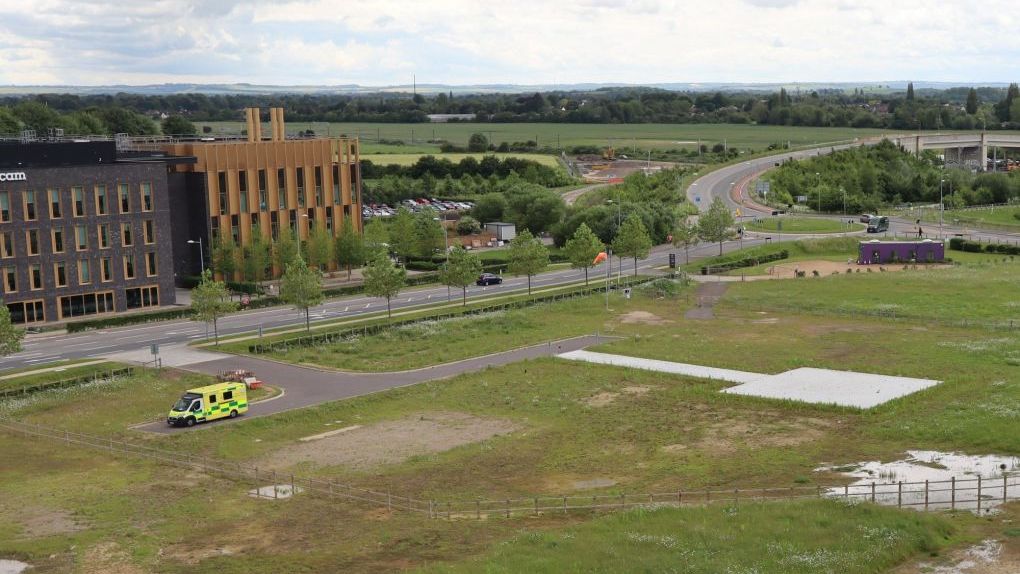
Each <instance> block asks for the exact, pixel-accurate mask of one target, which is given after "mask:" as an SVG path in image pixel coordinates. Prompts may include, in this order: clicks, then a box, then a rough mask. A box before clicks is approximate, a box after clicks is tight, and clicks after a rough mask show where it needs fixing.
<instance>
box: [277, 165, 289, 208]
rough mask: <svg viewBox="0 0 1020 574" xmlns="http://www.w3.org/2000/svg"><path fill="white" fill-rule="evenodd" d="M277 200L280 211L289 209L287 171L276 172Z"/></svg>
mask: <svg viewBox="0 0 1020 574" xmlns="http://www.w3.org/2000/svg"><path fill="white" fill-rule="evenodd" d="M276 198H277V201H276V203H277V205H278V206H279V209H287V170H286V169H284V168H282V167H281V168H279V169H277V170H276Z"/></svg>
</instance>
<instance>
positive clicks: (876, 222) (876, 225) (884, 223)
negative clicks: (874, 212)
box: [868, 216, 889, 233]
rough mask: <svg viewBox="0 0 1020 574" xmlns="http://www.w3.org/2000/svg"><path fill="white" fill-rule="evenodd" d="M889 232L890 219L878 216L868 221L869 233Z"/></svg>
mask: <svg viewBox="0 0 1020 574" xmlns="http://www.w3.org/2000/svg"><path fill="white" fill-rule="evenodd" d="M883 231H889V218H888V217H881V216H876V217H872V218H871V220H870V221H868V233H882V232H883Z"/></svg>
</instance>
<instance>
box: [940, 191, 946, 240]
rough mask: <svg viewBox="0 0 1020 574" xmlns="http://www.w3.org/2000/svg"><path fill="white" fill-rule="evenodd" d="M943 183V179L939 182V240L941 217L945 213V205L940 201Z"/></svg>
mask: <svg viewBox="0 0 1020 574" xmlns="http://www.w3.org/2000/svg"><path fill="white" fill-rule="evenodd" d="M945 182H946V180H944V179H940V180H939V239H942V216H943V214H945V212H946V203H945V201H943V199H942V184H943V183H945Z"/></svg>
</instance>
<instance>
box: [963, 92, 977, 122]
mask: <svg viewBox="0 0 1020 574" xmlns="http://www.w3.org/2000/svg"><path fill="white" fill-rule="evenodd" d="M966 109H967V113H968V114H970V115H974V114H976V113H977V111H978V95H977V90H975V89H974V88H971V89H970V91H969V92H967V106H966Z"/></svg>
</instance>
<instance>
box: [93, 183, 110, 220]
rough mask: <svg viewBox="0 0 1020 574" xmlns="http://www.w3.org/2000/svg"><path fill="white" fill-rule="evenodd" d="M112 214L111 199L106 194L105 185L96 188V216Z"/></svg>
mask: <svg viewBox="0 0 1020 574" xmlns="http://www.w3.org/2000/svg"><path fill="white" fill-rule="evenodd" d="M109 213H110V198H109V197H107V194H106V186H105V185H97V186H96V215H108V214H109Z"/></svg>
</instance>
